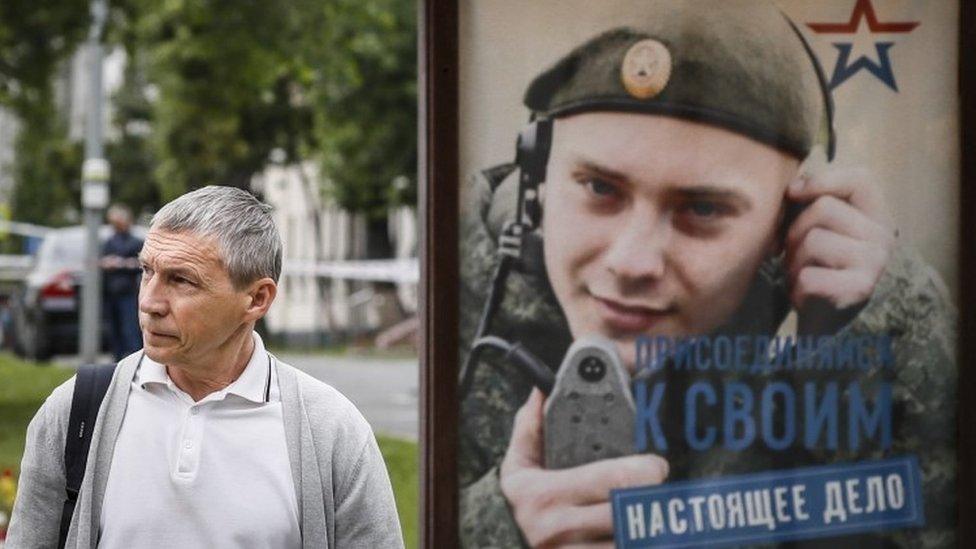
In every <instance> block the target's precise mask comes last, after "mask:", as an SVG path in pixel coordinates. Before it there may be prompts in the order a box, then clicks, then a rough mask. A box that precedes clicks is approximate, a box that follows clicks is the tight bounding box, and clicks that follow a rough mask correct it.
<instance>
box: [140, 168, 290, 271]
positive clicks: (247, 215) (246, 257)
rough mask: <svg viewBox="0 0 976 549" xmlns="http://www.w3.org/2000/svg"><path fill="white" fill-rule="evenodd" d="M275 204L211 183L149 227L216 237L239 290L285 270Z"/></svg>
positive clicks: (168, 207)
mask: <svg viewBox="0 0 976 549" xmlns="http://www.w3.org/2000/svg"><path fill="white" fill-rule="evenodd" d="M271 209H272V208H271V206H269V205H267V204H264V203H262V202H261V201H259V200H258V199H257V198H254V196H252V195H251V194H250V193H248V192H247V191H243V190H241V189H238V188H235V187H218V186H214V185H211V186H208V187H203V188H202V189H197V190H195V191H193V192H189V193H186V194H184V195H183V196H181V197H179V198H177V199H176V200H173V201H172V202H170V203H169V204H166V205H165V206H163V207H162V208H161V209H160V210H159V211H158V212H156V215H154V216H153V219H152V223H151V224H150V225H149V228H150V230H154V229H155V230H161V231H169V232H175V233H181V232H188V233H193V234H196V235H199V236H206V237H212V238H214V239H215V240H216V241H217V247H218V248H219V250H220V254H221V259H222V260H223V262H224V266H225V267H227V272H228V274H229V275H230V279H231V281H232V282H233V283H234V286H235V287H237V288H238V289H240V288H242V287H244V286H246V285H248V284H250V283H251V282H254V281H255V280H258V279H261V278H265V277H267V278H270V279H272V280H274V281H275V282H278V277H279V276H280V275H281V253H282V251H281V237H280V236H279V235H278V228H277V227H275V224H274V220H273V219H272V218H271Z"/></svg>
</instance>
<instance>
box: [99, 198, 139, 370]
mask: <svg viewBox="0 0 976 549" xmlns="http://www.w3.org/2000/svg"><path fill="white" fill-rule="evenodd" d="M107 217H108V222H109V224H110V225H112V229H113V230H114V233H113V234H112V236H110V237H109V239H108V240H106V241H105V244H104V245H103V246H102V259H101V261H100V262H99V264H100V265H101V267H102V277H103V288H104V290H105V291H104V299H105V318H106V320H107V321H108V326H109V338H110V340H111V342H112V354H113V355H114V357H115V361H116V362H118V361H119V360H122V358H123V357H125V356H128V355H129V354H131V353H134V352H136V351H138V350H139V349H140V348H142V333H141V332H140V331H139V274H140V272H141V271H140V269H139V259H138V258H139V252H140V251H141V250H142V239H140V238H138V237H136V236H134V235H133V234H132V232H131V229H132V212H131V211H130V210H129V208H127V207H125V206H123V205H121V204H115V205H113V206H112V207H110V208H109V209H108V215H107Z"/></svg>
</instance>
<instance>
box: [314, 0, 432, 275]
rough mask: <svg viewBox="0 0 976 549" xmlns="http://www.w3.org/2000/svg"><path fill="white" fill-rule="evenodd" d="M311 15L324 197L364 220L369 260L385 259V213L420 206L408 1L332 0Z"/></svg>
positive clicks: (411, 6) (413, 37)
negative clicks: (417, 192)
mask: <svg viewBox="0 0 976 549" xmlns="http://www.w3.org/2000/svg"><path fill="white" fill-rule="evenodd" d="M319 9H320V10H321V11H320V15H319V17H317V18H309V19H308V20H307V21H308V22H311V23H314V24H315V26H316V27H318V28H319V33H313V32H306V33H304V34H303V36H304V37H305V39H306V44H307V47H305V48H304V50H305V51H306V52H308V55H309V64H310V66H312V67H314V68H315V71H316V75H317V79H316V82H315V86H314V88H313V91H314V101H315V104H316V107H317V108H316V109H315V112H316V115H317V118H316V125H315V135H316V136H317V138H318V143H319V145H320V151H321V158H322V163H323V173H324V175H325V177H326V180H327V183H326V185H327V186H326V192H327V193H328V194H329V195H330V196H331V197H333V198H334V199H335V200H336V202H337V203H338V204H339V205H341V206H342V207H344V208H346V209H349V210H351V211H354V212H361V213H364V214H365V215H366V216H367V222H368V226H369V232H368V239H367V248H368V252H367V255H368V256H369V257H381V256H388V255H389V253H390V248H389V240H388V237H387V234H388V232H387V224H386V215H387V212H388V211H389V209H390V208H391V207H395V206H399V205H414V204H416V200H417V194H416V173H417V84H416V82H417V63H416V58H417V53H416V42H417V29H416V4H415V2H413V1H410V0H373V1H370V2H360V1H356V0H330V1H327V2H322V3H320V8H319Z"/></svg>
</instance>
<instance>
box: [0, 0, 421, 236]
mask: <svg viewBox="0 0 976 549" xmlns="http://www.w3.org/2000/svg"><path fill="white" fill-rule="evenodd" d="M110 5H111V10H112V11H111V17H110V21H109V29H108V35H107V36H108V38H109V41H110V42H112V43H113V44H114V45H121V46H123V47H124V48H125V50H126V52H127V54H128V60H129V63H128V65H127V68H126V75H125V82H124V85H123V86H122V88H121V89H120V90H118V91H117V92H116V93H115V94H114V95H113V97H112V102H113V106H114V109H115V117H114V119H113V123H114V125H115V129H116V131H114V132H112V133H113V135H115V136H117V140H116V141H114V142H111V143H108V144H107V146H106V154H107V156H108V157H109V159H110V161H111V163H112V181H111V190H112V196H113V198H115V199H121V200H122V201H124V202H126V203H128V204H129V205H130V206H133V207H134V208H135V209H137V210H138V209H140V208H141V207H143V206H152V205H154V204H153V203H154V202H158V201H163V202H165V201H166V200H169V199H171V198H173V197H175V196H177V195H179V194H181V193H183V192H186V191H187V190H190V189H193V188H197V187H200V186H203V185H207V184H222V185H233V186H238V187H247V186H249V184H250V181H251V178H252V177H253V175H254V174H255V173H257V172H260V171H261V170H263V169H264V167H265V166H266V165H268V163H269V162H270V161H271V159H272V158H273V159H274V161H276V162H285V163H288V162H298V161H302V160H307V159H312V160H316V161H319V162H320V163H321V164H322V166H323V168H324V169H323V173H324V175H325V178H326V180H327V181H326V184H325V188H324V189H323V192H327V193H328V194H329V195H330V196H332V197H334V199H335V200H336V201H337V202H338V203H339V204H340V205H341V206H343V207H346V208H348V209H350V210H352V211H355V212H362V213H365V214H368V215H369V216H371V218H373V219H380V218H382V217H383V216H384V215H385V213H386V212H387V211H388V209H389V208H390V207H391V206H396V205H400V204H404V203H406V204H411V203H413V202H414V201H415V200H416V192H415V190H414V189H415V173H416V83H415V82H416V53H415V51H416V23H415V17H416V13H415V4H414V2H413V0H369V1H364V0H280V1H275V2H268V1H267V0H163V1H159V0H112V1H111V2H110ZM88 21H89V17H88V0H83V1H79V0H57V1H52V2H36V1H35V2H30V1H27V0H7V1H5V2H3V3H0V105H5V106H8V107H11V108H14V111H15V112H16V114H17V115H18V117H20V118H21V120H22V121H23V122H25V124H24V127H25V128H26V129H25V131H23V132H22V133H21V136H20V138H19V140H20V141H21V142H22V143H23V147H19V148H18V151H17V155H18V157H17V162H18V168H17V171H16V176H17V192H16V196H17V199H16V200H17V203H16V205H15V213H14V215H15V216H17V217H18V218H21V219H30V220H33V221H38V222H48V223H56V222H64V221H65V220H66V219H61V220H60V221H59V218H58V216H60V215H61V214H59V213H57V212H58V211H59V210H60V206H58V207H54V208H52V207H51V205H52V204H54V205H59V204H77V194H78V186H79V182H78V179H79V176H80V173H79V172H80V160H81V156H80V149H79V147H78V145H77V144H73V143H69V142H67V139H66V137H65V131H64V130H65V124H64V121H63V117H62V116H59V115H58V113H57V109H56V108H55V106H54V104H55V102H54V94H53V92H52V87H51V82H52V79H53V77H54V76H55V74H56V72H57V70H58V67H59V64H61V63H64V62H65V60H66V59H67V57H68V56H69V55H70V54H71V53H72V52H73V51H74V50H75V48H76V47H77V45H78V44H79V43H80V42H81V41H82V40H83V39H84V37H85V33H86V32H87V29H88ZM23 105H29V108H26V107H23V108H22V106H23ZM35 124H38V125H37V126H35ZM45 205H46V206H45ZM62 217H63V216H62Z"/></svg>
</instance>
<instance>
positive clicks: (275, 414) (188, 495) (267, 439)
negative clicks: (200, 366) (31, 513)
mask: <svg viewBox="0 0 976 549" xmlns="http://www.w3.org/2000/svg"><path fill="white" fill-rule="evenodd" d="M99 530H100V534H99V535H100V538H99V543H98V546H99V547H105V548H113V549H114V548H142V547H180V548H195V547H199V548H222V547H255V548H263V547H267V548H276V549H277V548H289V547H300V546H301V533H300V531H299V527H298V501H297V499H296V496H295V485H294V483H293V481H292V474H291V465H290V462H289V460H288V449H287V447H286V445H285V431H284V424H283V423H282V415H281V397H280V395H279V392H278V379H277V375H276V372H275V367H274V360H273V359H272V358H271V357H270V355H268V353H267V352H266V351H265V349H264V343H263V342H262V341H261V338H260V337H259V336H258V335H257V334H256V333H255V334H254V352H253V353H252V355H251V359H250V361H248V364H247V366H246V368H245V369H244V372H243V373H242V374H241V375H240V377H238V378H237V380H235V381H234V382H233V383H231V384H230V385H228V386H227V387H225V388H224V389H223V390H220V391H217V392H214V393H211V394H209V395H207V396H206V397H204V398H203V399H201V400H200V401H199V402H193V399H192V398H191V397H190V396H189V395H188V394H186V393H184V392H183V391H182V390H180V389H179V388H178V387H177V386H176V385H175V384H174V383H173V381H172V380H171V379H170V377H169V375H168V374H167V373H166V367H165V366H163V365H161V364H159V363H157V362H154V361H153V360H151V359H149V358H148V357H143V359H142V363H141V365H140V366H139V369H138V371H137V372H136V375H135V378H134V379H133V381H132V385H131V387H130V389H129V401H128V405H127V406H126V410H125V418H124V419H123V421H122V427H121V430H120V432H119V437H118V441H117V443H116V445H115V452H114V454H113V456H112V468H111V470H110V472H109V476H108V481H107V484H106V487H105V499H104V501H103V504H102V512H101V517H100V519H99Z"/></svg>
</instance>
